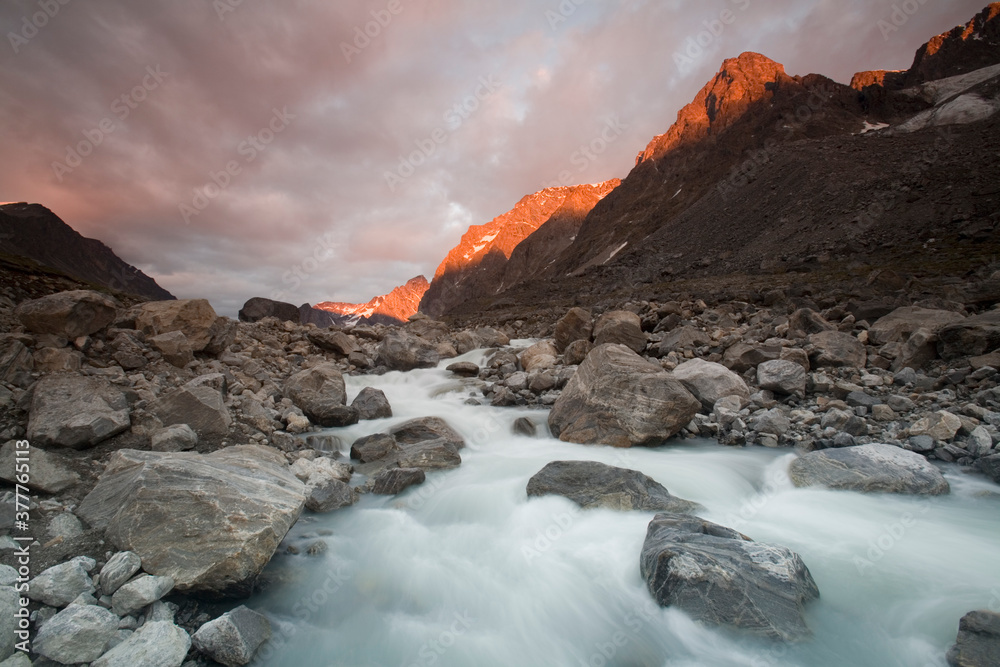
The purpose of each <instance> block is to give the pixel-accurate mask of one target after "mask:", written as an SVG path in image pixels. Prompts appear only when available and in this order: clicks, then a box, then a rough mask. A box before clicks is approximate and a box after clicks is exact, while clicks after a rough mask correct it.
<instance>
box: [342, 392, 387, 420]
mask: <svg viewBox="0 0 1000 667" xmlns="http://www.w3.org/2000/svg"><path fill="white" fill-rule="evenodd" d="M351 407H352V408H356V409H357V411H358V417H359V418H360V419H364V420H369V419H389V418H390V417H392V406H391V405H389V399H388V398H386V397H385V392H383V391H382V390H381V389H375V388H374V387H365V388H364V389H362V390H361V391H360V392H359V393H358V395H357V397H355V399H354V400H353V401H351Z"/></svg>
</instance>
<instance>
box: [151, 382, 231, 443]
mask: <svg viewBox="0 0 1000 667" xmlns="http://www.w3.org/2000/svg"><path fill="white" fill-rule="evenodd" d="M150 411H151V412H152V413H153V414H154V415H156V417H157V418H158V419H159V420H160V421H161V422H162V423H163V425H164V426H175V425H178V424H187V425H188V426H190V427H191V429H192V430H194V432H195V433H196V434H197V435H198V436H200V437H213V436H214V437H223V436H226V435H228V434H229V426H230V425H231V424H232V423H233V417H232V415H230V414H229V408H227V407H226V403H225V400H223V397H222V392H220V391H219V390H218V389H215V388H213V387H210V386H208V385H197V386H191V385H187V386H184V387H180V388H179V389H175V390H174V391H172V392H170V393H169V394H167V395H166V396H164V397H162V398H160V399H159V400H157V401H156V402H155V403H153V405H152V406H151V407H150Z"/></svg>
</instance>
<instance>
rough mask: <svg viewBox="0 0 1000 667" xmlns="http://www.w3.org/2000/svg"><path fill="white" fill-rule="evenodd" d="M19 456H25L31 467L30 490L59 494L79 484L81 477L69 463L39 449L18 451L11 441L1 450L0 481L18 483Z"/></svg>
mask: <svg viewBox="0 0 1000 667" xmlns="http://www.w3.org/2000/svg"><path fill="white" fill-rule="evenodd" d="M18 454H20V455H21V458H22V459H23V458H24V457H25V456H26V457H27V459H28V461H29V465H30V466H31V475H30V478H29V481H28V488H30V489H32V490H34V491H41V492H42V493H59V492H60V491H65V490H66V489H68V488H70V487H72V486H74V485H76V484H78V483H79V482H80V476H79V475H78V474H76V472H74V471H73V469H72V467H70V463H69V461H68V460H67V459H66V458H64V457H62V456H60V455H58V454H55V453H52V452H47V451H45V450H44V449H38V448H37V447H28V448H27V449H26V450H25V449H18V447H17V441H15V440H11V441H10V442H8V443H7V444H5V445H4V446H3V449H0V479H2V480H4V481H7V482H10V483H11V484H14V483H15V482H16V481H17V475H16V474H15V473H16V468H15V464H16V462H17V458H18Z"/></svg>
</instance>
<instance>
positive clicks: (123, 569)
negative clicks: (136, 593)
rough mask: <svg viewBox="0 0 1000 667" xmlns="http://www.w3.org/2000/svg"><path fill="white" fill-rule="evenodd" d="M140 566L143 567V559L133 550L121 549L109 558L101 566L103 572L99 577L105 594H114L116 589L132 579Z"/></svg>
mask: <svg viewBox="0 0 1000 667" xmlns="http://www.w3.org/2000/svg"><path fill="white" fill-rule="evenodd" d="M140 567H142V559H140V558H139V555H138V554H135V553H132V552H131V551H119V552H118V553H116V554H115V555H114V556H112V557H111V558H109V559H108V562H107V563H105V565H104V567H102V568H101V574H100V577H99V579H98V583H99V585H100V587H101V593H102V594H103V595H113V594H114V592H115V591H117V590H118V589H119V588H121V587H122V584H124V583H125V582H126V581H128V580H129V579H131V578H132V575H134V574H135V573H136V572H138V571H139V568H140Z"/></svg>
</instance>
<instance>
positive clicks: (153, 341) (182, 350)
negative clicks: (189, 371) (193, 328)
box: [147, 331, 194, 368]
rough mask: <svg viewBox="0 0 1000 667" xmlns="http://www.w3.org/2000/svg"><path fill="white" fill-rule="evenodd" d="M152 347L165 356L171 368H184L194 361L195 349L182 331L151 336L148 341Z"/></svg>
mask: <svg viewBox="0 0 1000 667" xmlns="http://www.w3.org/2000/svg"><path fill="white" fill-rule="evenodd" d="M147 340H148V342H149V344H150V346H152V348H153V349H154V350H156V351H158V352H159V353H160V354H162V355H163V358H164V360H165V361H166V362H167V363H168V364H170V365H171V366H176V367H177V368H184V367H185V366H187V365H188V364H190V363H191V362H192V361H194V348H192V347H191V343H190V342H189V341H188V339H187V336H185V335H184V334H183V333H182V332H180V331H171V332H169V333H164V334H160V335H159V336H150V337H149V338H148V339H147Z"/></svg>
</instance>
